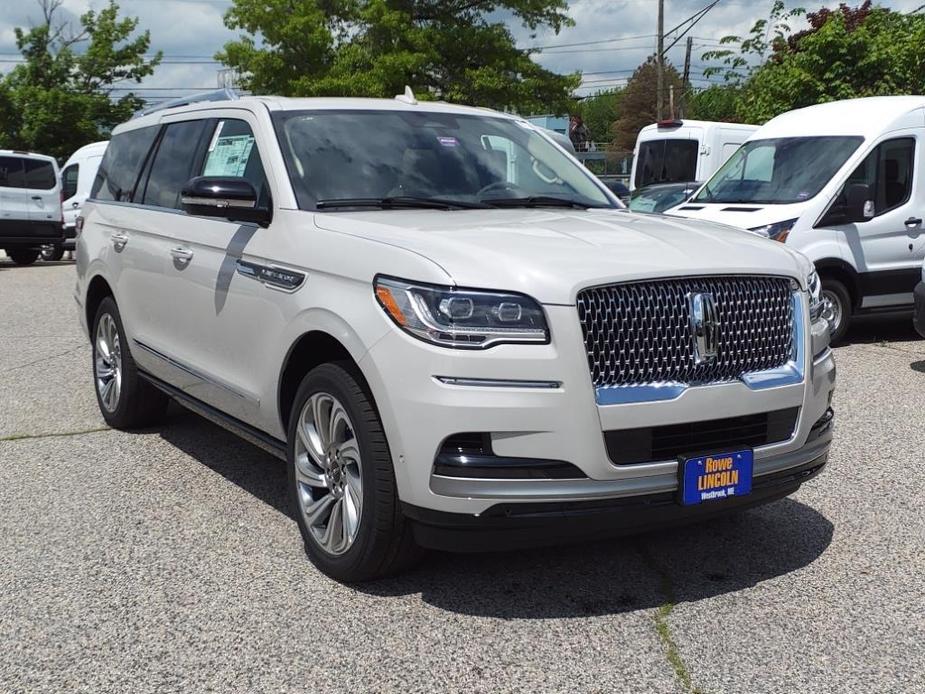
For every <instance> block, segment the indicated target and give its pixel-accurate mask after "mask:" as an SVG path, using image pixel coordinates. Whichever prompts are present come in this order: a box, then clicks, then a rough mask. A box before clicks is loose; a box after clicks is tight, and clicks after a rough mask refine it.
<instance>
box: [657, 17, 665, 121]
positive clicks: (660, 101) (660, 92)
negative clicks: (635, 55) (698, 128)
mask: <svg viewBox="0 0 925 694" xmlns="http://www.w3.org/2000/svg"><path fill="white" fill-rule="evenodd" d="M657 35H658V43H657V45H656V49H655V70H656V75H657V78H656V81H655V83H656V87H655V89H656V92H657V93H656V95H655V119H656V120H662V115H663V114H662V110H663V105H664V103H665V0H658V33H657Z"/></svg>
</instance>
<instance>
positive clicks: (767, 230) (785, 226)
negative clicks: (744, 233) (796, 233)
mask: <svg viewBox="0 0 925 694" xmlns="http://www.w3.org/2000/svg"><path fill="white" fill-rule="evenodd" d="M796 223H797V220H796V219H788V220H786V221H784V222H775V223H774V224H765V225H764V226H760V227H752V228H751V229H749V231H751V232H753V233H755V234H758V235H759V236H764V237H767V238H769V239H771V240H772V241H780V242H781V243H783V242H784V241H786V240H787V236H789V235H790V230H791V229H793V225H794V224H796Z"/></svg>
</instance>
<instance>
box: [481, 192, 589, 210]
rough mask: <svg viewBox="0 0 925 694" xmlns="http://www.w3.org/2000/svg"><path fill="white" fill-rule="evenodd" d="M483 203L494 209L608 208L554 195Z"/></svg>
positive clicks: (486, 200)
mask: <svg viewBox="0 0 925 694" xmlns="http://www.w3.org/2000/svg"><path fill="white" fill-rule="evenodd" d="M483 202H485V203H486V204H488V205H491V206H493V207H577V208H579V209H582V210H586V209H588V208H589V207H606V206H605V205H590V204H588V203H585V202H580V201H579V200H572V199H570V198H557V197H555V196H552V195H530V196H528V197H523V198H483Z"/></svg>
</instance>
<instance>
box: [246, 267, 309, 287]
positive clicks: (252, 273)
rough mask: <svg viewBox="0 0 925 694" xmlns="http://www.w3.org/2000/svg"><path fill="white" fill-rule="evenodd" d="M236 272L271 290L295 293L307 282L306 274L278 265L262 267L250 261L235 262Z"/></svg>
mask: <svg viewBox="0 0 925 694" xmlns="http://www.w3.org/2000/svg"><path fill="white" fill-rule="evenodd" d="M235 271H236V272H237V273H238V274H239V275H241V276H242V277H247V278H249V279H252V280H256V281H257V282H260V283H261V284H262V285H263V286H265V287H268V288H270V289H278V290H280V291H284V292H294V291H296V290H297V289H298V288H299V287H301V286H302V284H303V283H304V282H305V273H302V272H296V271H295V270H289V269H287V268H284V267H279V266H278V265H261V264H260V263H254V262H251V261H249V260H237V261H235Z"/></svg>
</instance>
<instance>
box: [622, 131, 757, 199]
mask: <svg viewBox="0 0 925 694" xmlns="http://www.w3.org/2000/svg"><path fill="white" fill-rule="evenodd" d="M757 129H758V126H757V125H742V124H740V123H717V122H714V121H703V120H684V121H682V120H665V121H659V122H658V123H653V124H652V125H647V126H646V127H644V128H643V129H642V130H640V131H639V136H638V137H637V138H636V147H635V149H634V150H633V171H632V175H631V176H630V190H636V189H637V188H643V187H645V186H648V185H651V184H653V183H689V182H691V181H705V180H706V179H707V178H709V177H710V176H711V175H712V174H713V172H714V171H716V170H717V169H718V168H719V167H720V166H722V165H723V162H725V161H726V160H727V159H728V158H729V157H730V156H731V155H732V153H733V152H735V151H736V150H737V149H738V148H739V146H740V145H741V144H742V143H743V142H745V141H746V140H747V139H748V138H749V137H750V136H751V135H752V133H754V132H755V131H756V130H757Z"/></svg>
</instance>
